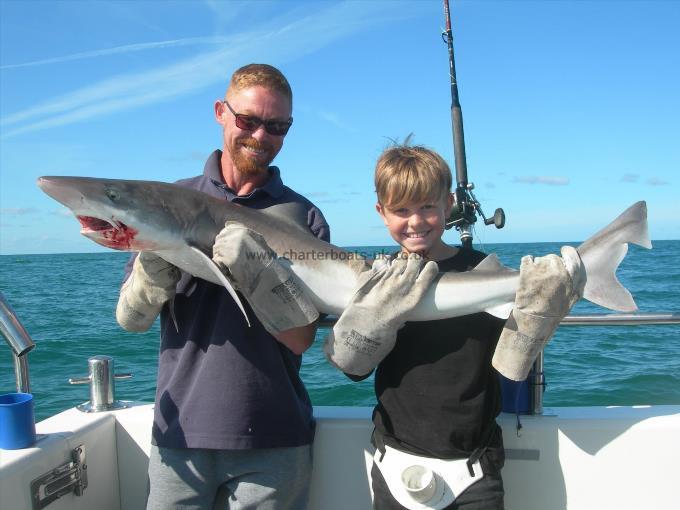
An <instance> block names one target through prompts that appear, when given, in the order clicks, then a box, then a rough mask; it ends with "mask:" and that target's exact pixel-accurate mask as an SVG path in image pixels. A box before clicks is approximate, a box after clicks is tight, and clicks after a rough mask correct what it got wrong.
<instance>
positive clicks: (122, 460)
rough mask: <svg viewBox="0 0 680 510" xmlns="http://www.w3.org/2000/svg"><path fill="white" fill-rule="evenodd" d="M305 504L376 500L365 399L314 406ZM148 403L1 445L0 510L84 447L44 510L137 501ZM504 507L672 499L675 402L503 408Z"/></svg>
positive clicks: (21, 501) (362, 504) (20, 505)
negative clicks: (66, 490)
mask: <svg viewBox="0 0 680 510" xmlns="http://www.w3.org/2000/svg"><path fill="white" fill-rule="evenodd" d="M315 416H316V417H317V432H316V442H315V445H314V474H313V478H312V492H311V501H310V509H314V510H317V509H318V510H321V509H323V510H335V509H338V510H347V509H352V510H361V509H364V508H365V509H370V508H371V496H370V488H369V487H370V484H369V481H368V476H367V461H366V459H367V458H370V455H372V447H371V445H370V442H369V438H370V434H371V430H372V425H371V422H370V416H371V409H370V408H367V407H317V408H315ZM152 418H153V409H152V405H151V404H135V405H133V406H132V407H131V408H129V409H122V410H119V411H113V412H110V413H94V414H86V413H82V412H80V411H78V410H76V409H70V410H68V411H65V412H63V413H60V414H58V415H56V416H53V417H51V418H49V419H47V420H45V421H42V422H40V423H38V424H37V426H36V429H37V432H38V434H39V440H38V442H37V443H36V445H35V446H34V447H33V448H27V449H24V450H11V451H10V450H0V508H2V510H10V509H11V510H21V509H31V508H32V503H31V494H30V484H31V481H32V480H34V479H35V478H37V477H39V476H41V475H43V474H44V473H45V472H48V471H49V470H51V469H53V468H54V467H56V466H57V465H59V464H63V463H64V462H66V461H67V460H69V459H70V452H71V450H73V448H75V447H76V446H78V445H80V444H83V445H85V449H86V455H87V473H88V487H87V489H86V490H85V492H84V494H83V496H75V495H74V494H67V495H65V496H63V497H62V498H60V499H58V500H56V501H54V502H53V503H51V504H50V505H49V507H48V508H49V509H50V510H62V509H63V510H85V509H91V510H135V509H143V508H144V504H145V498H146V492H147V475H146V470H147V465H148V455H149V449H150V435H151V422H152ZM499 421H500V423H501V426H502V427H503V434H504V440H505V446H506V450H507V457H508V459H507V462H506V465H505V468H504V470H503V478H504V482H505V488H506V508H507V509H508V510H533V509H536V510H546V509H549V510H566V509H569V510H591V509H599V510H607V509H611V510H626V509H630V510H633V509H635V510H638V509H641V508H654V509H659V510H663V509H669V510H670V509H673V510H675V509H677V508H678V501H679V500H678V493H677V488H676V484H677V482H678V480H680V463H679V462H678V459H680V406H633V407H580V408H548V409H546V410H545V414H544V415H543V416H522V417H521V422H522V429H521V431H520V432H519V434H518V433H517V431H516V427H515V424H516V419H515V416H514V415H506V414H503V415H501V417H500V420H499Z"/></svg>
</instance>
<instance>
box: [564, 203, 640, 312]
mask: <svg viewBox="0 0 680 510" xmlns="http://www.w3.org/2000/svg"><path fill="white" fill-rule="evenodd" d="M628 243H634V244H637V245H638V246H642V247H644V248H651V247H652V243H651V241H650V240H649V233H648V231H647V204H646V203H645V202H642V201H641V202H636V203H635V204H633V205H632V206H630V207H629V208H628V209H626V210H625V211H624V212H623V213H622V214H621V215H620V216H619V217H618V218H616V219H615V220H614V221H612V222H611V223H610V224H609V225H607V226H606V227H605V228H603V229H602V230H600V231H599V232H598V233H597V234H595V235H594V236H592V237H591V238H589V239H588V240H587V241H585V242H584V243H583V244H581V245H580V246H579V247H578V248H577V251H578V253H579V255H580V257H581V260H582V261H583V266H584V267H585V270H586V277H587V281H586V285H585V289H584V291H583V297H584V298H585V299H587V300H588V301H590V302H592V303H595V304H597V305H600V306H603V307H605V308H610V309H611V310H616V311H619V312H634V311H636V310H637V305H636V304H635V301H634V300H633V296H631V294H630V292H628V289H626V288H625V287H624V286H623V285H621V283H620V282H619V280H618V279H617V278H616V269H617V268H618V267H619V264H620V263H621V261H622V260H623V258H624V257H625V256H626V253H627V252H628Z"/></svg>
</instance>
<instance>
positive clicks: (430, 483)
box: [401, 464, 437, 503]
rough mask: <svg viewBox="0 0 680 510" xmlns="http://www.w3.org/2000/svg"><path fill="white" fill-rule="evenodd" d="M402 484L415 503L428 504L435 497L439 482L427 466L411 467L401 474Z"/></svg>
mask: <svg viewBox="0 0 680 510" xmlns="http://www.w3.org/2000/svg"><path fill="white" fill-rule="evenodd" d="M401 482H402V483H403V484H404V489H406V492H407V493H408V495H409V496H411V498H412V499H413V500H414V501H417V502H418V503H427V502H428V501H430V500H431V499H432V496H434V491H435V489H436V488H437V482H436V480H435V477H434V473H433V472H432V470H430V469H428V468H426V467H425V466H420V465H417V464H416V465H413V466H409V467H407V468H406V469H404V471H402V473H401Z"/></svg>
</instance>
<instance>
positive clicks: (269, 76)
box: [227, 64, 293, 106]
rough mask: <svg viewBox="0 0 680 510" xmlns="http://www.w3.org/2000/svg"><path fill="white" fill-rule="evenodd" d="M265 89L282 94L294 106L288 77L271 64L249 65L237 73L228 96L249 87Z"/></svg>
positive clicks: (232, 79)
mask: <svg viewBox="0 0 680 510" xmlns="http://www.w3.org/2000/svg"><path fill="white" fill-rule="evenodd" d="M258 85H259V86H260V87H264V88H266V89H269V90H275V91H277V92H280V93H281V94H283V95H284V96H285V97H287V98H288V100H289V101H290V104H291V106H292V105H293V91H292V90H291V88H290V84H289V83H288V80H286V77H285V76H284V75H283V73H282V72H281V71H279V70H278V69H277V68H276V67H274V66H270V65H269V64H248V65H245V66H243V67H241V68H239V69H237V70H236V71H234V74H233V75H232V76H231V81H230V82H229V88H228V89H227V95H229V93H230V92H236V91H238V90H243V89H246V88H248V87H255V86H258Z"/></svg>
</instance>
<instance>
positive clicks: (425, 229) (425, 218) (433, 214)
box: [375, 194, 453, 260]
mask: <svg viewBox="0 0 680 510" xmlns="http://www.w3.org/2000/svg"><path fill="white" fill-rule="evenodd" d="M452 206H453V197H452V196H451V194H448V195H447V196H446V197H445V198H442V199H440V200H434V201H425V202H408V203H406V204H401V205H399V206H398V207H395V208H392V207H389V206H384V205H382V204H376V206H375V208H376V210H377V211H378V213H379V214H380V216H382V219H383V221H384V222H385V226H386V227H387V230H388V231H389V233H390V235H391V236H392V239H394V240H395V241H396V242H397V243H399V245H400V246H401V247H402V251H404V252H405V253H419V254H421V255H423V256H424V257H427V258H428V259H430V260H437V259H439V258H440V255H443V254H444V252H446V250H447V248H448V247H447V245H445V244H444V242H443V241H442V239H441V238H442V234H443V233H444V226H445V225H446V219H447V218H448V217H449V215H450V214H451V207H452Z"/></svg>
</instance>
